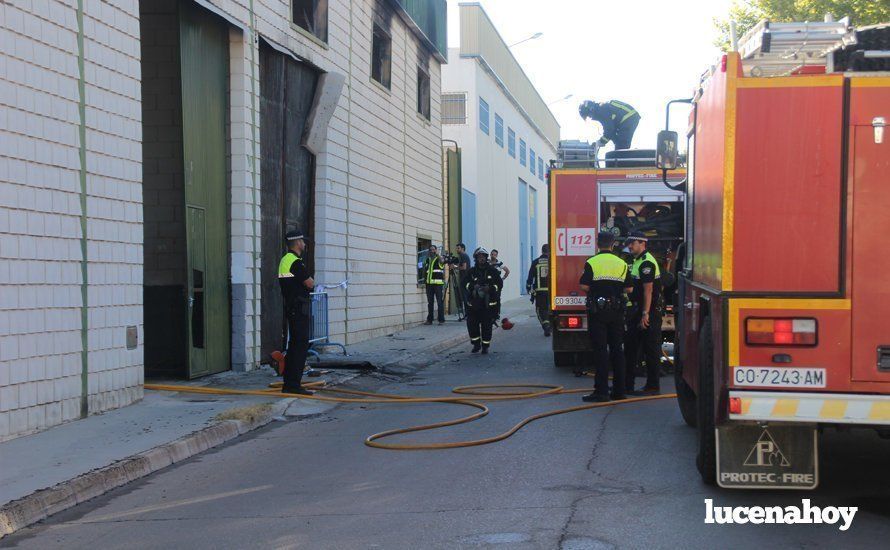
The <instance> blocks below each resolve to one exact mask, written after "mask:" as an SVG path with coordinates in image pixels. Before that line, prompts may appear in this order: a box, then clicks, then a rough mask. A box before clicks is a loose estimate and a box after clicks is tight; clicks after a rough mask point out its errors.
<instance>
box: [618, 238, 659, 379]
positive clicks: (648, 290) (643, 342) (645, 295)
mask: <svg viewBox="0 0 890 550" xmlns="http://www.w3.org/2000/svg"><path fill="white" fill-rule="evenodd" d="M648 242H649V239H648V238H646V235H645V234H644V233H642V232H641V231H631V233H630V234H629V235H628V237H627V245H628V248H629V249H630V252H631V253H632V254H633V257H634V262H633V265H632V266H631V269H630V276H631V282H632V285H631V287H630V290H631V295H630V301H631V314H630V315H629V316H628V320H627V334H626V335H625V338H624V351H625V362H626V365H627V375H626V378H625V383H626V388H627V392H628V393H632V394H634V395H656V394H658V392H659V390H660V382H659V376H658V371H659V365H660V364H661V269H660V268H659V266H658V261H657V260H656V259H655V257H654V256H653V255H652V254H651V253H650V252H649V251H648V250H647V244H648ZM640 348H642V349H643V357H644V358H645V360H646V385H645V386H643V389H641V390H639V391H634V376H635V371H636V366H637V363H638V361H639V352H640Z"/></svg>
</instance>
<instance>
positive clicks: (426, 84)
mask: <svg viewBox="0 0 890 550" xmlns="http://www.w3.org/2000/svg"><path fill="white" fill-rule="evenodd" d="M417 112H418V113H420V114H421V115H422V116H423V118H425V119H427V120H429V119H430V70H429V68H428V67H424V66H423V65H422V64H421V65H418V66H417Z"/></svg>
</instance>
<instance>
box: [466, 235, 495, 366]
mask: <svg viewBox="0 0 890 550" xmlns="http://www.w3.org/2000/svg"><path fill="white" fill-rule="evenodd" d="M473 260H474V262H475V264H474V265H473V267H472V268H471V269H470V271H469V272H468V273H467V278H466V289H467V332H468V333H469V335H470V342H471V343H472V344H473V349H472V352H473V353H477V352H478V351H479V350H482V353H483V354H485V353H488V348H489V346H491V329H492V324H493V323H494V316H495V313H496V312H497V310H498V306H499V305H500V302H501V289H502V288H503V286H504V282H503V280H502V279H501V276H500V274H499V273H498V270H497V269H495V268H494V267H492V266H491V265H490V264H489V263H488V250H486V249H485V248H484V247H481V246H480V247H479V248H477V249H476V250H475V251H474V252H473Z"/></svg>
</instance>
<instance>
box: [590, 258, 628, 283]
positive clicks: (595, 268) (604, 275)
mask: <svg viewBox="0 0 890 550" xmlns="http://www.w3.org/2000/svg"><path fill="white" fill-rule="evenodd" d="M587 265H589V266H590V270H591V271H592V272H593V280H594V281H617V282H621V283H623V282H624V281H625V280H626V279H627V263H626V262H625V261H624V260H622V259H621V258H619V257H618V256H616V255H615V254H612V253H611V252H600V253H599V254H597V255H596V256H593V257H591V258H588V259H587Z"/></svg>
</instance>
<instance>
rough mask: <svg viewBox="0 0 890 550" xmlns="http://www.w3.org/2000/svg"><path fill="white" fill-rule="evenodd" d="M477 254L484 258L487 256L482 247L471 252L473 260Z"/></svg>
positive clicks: (486, 251)
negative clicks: (482, 255) (483, 255)
mask: <svg viewBox="0 0 890 550" xmlns="http://www.w3.org/2000/svg"><path fill="white" fill-rule="evenodd" d="M479 254H485V255H486V256H488V250H485V247H484V246H480V247H479V248H477V249H476V250H474V251H473V257H474V258H475V257H476V256H478V255H479Z"/></svg>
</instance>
